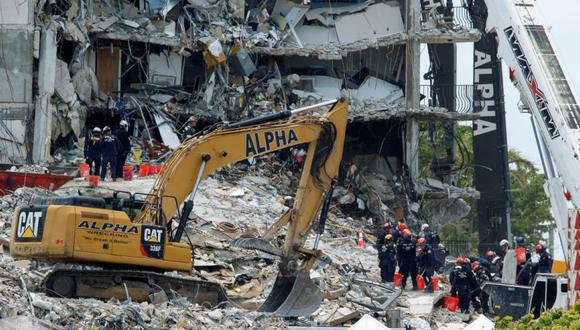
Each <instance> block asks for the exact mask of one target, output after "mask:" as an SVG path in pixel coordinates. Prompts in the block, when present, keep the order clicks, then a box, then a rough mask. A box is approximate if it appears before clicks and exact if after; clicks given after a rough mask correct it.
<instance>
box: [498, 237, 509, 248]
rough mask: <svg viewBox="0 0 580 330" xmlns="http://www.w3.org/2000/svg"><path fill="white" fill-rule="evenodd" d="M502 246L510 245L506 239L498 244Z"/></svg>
mask: <svg viewBox="0 0 580 330" xmlns="http://www.w3.org/2000/svg"><path fill="white" fill-rule="evenodd" d="M504 245H510V242H508V240H507V239H502V240H501V241H500V242H499V246H501V247H503V246H504Z"/></svg>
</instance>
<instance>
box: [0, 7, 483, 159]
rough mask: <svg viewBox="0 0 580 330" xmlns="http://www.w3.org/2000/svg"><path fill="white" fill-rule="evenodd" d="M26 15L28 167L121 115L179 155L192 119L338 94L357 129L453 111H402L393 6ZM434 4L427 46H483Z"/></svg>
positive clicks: (216, 118)
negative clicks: (433, 41) (434, 41)
mask: <svg viewBox="0 0 580 330" xmlns="http://www.w3.org/2000/svg"><path fill="white" fill-rule="evenodd" d="M13 1H15V0H7V3H8V4H7V5H6V8H4V10H12V9H13V6H12V5H10V4H11V3H12V2H13ZM25 2H26V1H25ZM15 3H16V2H15ZM26 3H27V2H26ZM437 3H439V4H440V2H437ZM21 5H23V4H18V5H14V6H15V8H17V7H19V6H21ZM440 5H441V4H440ZM27 8H28V10H29V12H30V15H29V16H27V17H28V20H27V21H26V22H22V24H25V23H26V24H28V27H29V28H30V29H29V30H33V29H34V30H35V33H34V36H31V38H34V39H35V43H34V46H33V47H32V45H29V44H23V45H22V47H31V49H29V50H28V51H27V52H22V53H23V54H28V53H30V55H31V56H30V57H31V58H30V60H32V57H34V59H37V60H38V62H39V64H38V68H37V69H38V72H37V79H36V80H37V83H38V85H39V91H38V95H35V99H34V100H32V99H31V100H30V101H29V105H30V106H31V107H32V106H33V107H34V108H35V112H36V113H39V114H41V115H39V116H35V118H34V120H29V122H30V124H32V122H34V126H35V127H32V126H30V124H27V125H29V126H27V129H28V132H29V133H26V132H25V131H23V132H20V128H18V130H17V131H12V130H9V131H10V134H11V135H12V137H13V138H14V137H18V139H20V137H22V138H23V139H24V141H23V143H22V146H23V147H24V148H22V150H18V152H19V153H24V152H25V151H26V149H32V148H33V145H34V148H35V151H34V152H33V157H32V158H33V160H34V161H36V162H50V161H51V160H53V159H52V157H55V158H56V159H54V160H55V161H57V162H60V161H63V158H67V160H68V161H69V162H71V161H72V160H73V159H74V158H75V157H74V156H73V155H70V154H69V155H65V154H66V153H67V152H68V151H70V150H74V149H77V148H79V147H81V146H82V141H83V140H84V138H85V137H86V136H87V135H88V128H91V127H94V126H103V122H105V123H106V124H107V125H109V126H115V125H116V124H117V123H118V120H119V119H126V120H128V121H129V122H130V127H131V130H132V135H133V136H134V137H135V138H136V139H137V140H139V141H140V144H142V148H143V150H144V152H146V153H147V152H148V148H147V145H148V146H149V147H151V146H154V145H164V146H166V147H168V148H175V147H176V146H177V144H178V143H179V139H178V138H177V135H179V134H180V133H179V132H180V130H181V129H182V128H183V126H184V120H185V119H186V118H187V117H188V116H189V115H192V114H193V115H196V116H197V117H198V118H199V120H200V122H201V123H202V124H203V125H211V124H214V123H216V122H221V121H237V120H240V119H243V118H247V117H254V116H259V115H262V114H268V113H274V112H280V111H283V110H286V109H288V108H294V107H299V106H302V105H308V104H312V103H314V102H318V101H321V100H328V99H334V98H339V97H342V96H346V97H348V98H349V99H350V102H351V110H350V116H351V119H352V120H371V119H373V118H379V119H380V118H382V119H384V118H388V117H390V116H396V115H397V116H406V115H407V114H408V113H421V112H423V111H428V112H435V115H446V114H447V110H445V109H442V108H436V107H434V108H432V109H430V110H427V109H426V108H422V109H404V102H403V99H404V90H403V89H404V87H403V86H404V79H403V77H404V62H405V60H404V53H405V50H404V43H405V42H406V40H407V38H408V36H407V34H406V32H405V26H404V22H403V18H402V17H403V15H402V4H401V1H397V0H388V1H382V0H367V1H362V2H361V1H357V2H355V1H353V2H352V3H350V4H349V3H345V4H340V5H334V4H333V5H329V4H325V3H311V4H307V5H304V4H302V3H301V2H299V1H290V0H277V1H262V2H260V1H254V0H252V1H244V0H187V1H158V0H155V1H153V0H150V1H128V0H122V1H108V0H93V1H89V2H87V1H84V0H82V1H81V0H73V1H57V0H53V1H32V0H30V3H28V4H27ZM430 8H431V7H430ZM433 8H435V7H433ZM433 8H432V9H430V10H429V11H428V12H427V11H426V12H425V13H424V14H425V15H426V17H427V18H428V19H426V20H425V22H424V24H423V25H422V26H421V33H422V34H423V35H424V37H425V36H431V37H433V38H437V36H440V35H441V34H443V35H445V34H446V35H447V36H445V37H444V38H443V39H442V40H445V38H449V37H450V35H451V36H458V37H463V38H466V40H467V39H469V38H471V39H473V38H476V37H477V35H476V34H477V32H476V31H475V30H473V29H471V28H470V27H469V26H464V25H461V24H458V23H457V22H454V21H453V19H451V21H449V17H453V15H452V13H450V12H447V11H446V12H443V11H441V10H435V9H433ZM438 8H442V7H438ZM22 10H24V11H26V9H24V8H22V9H19V12H20V11H22ZM23 19H24V18H23ZM1 24H2V22H0V25H1ZM385 54H387V56H386V57H385ZM23 56H25V55H23ZM18 70H23V68H18ZM18 70H14V71H15V72H17V71H18ZM26 70H32V65H31V66H30V68H28V67H27V68H26ZM30 75H31V76H32V72H30ZM12 78H14V79H16V78H17V77H12ZM23 78H26V77H23ZM21 79H22V78H21ZM22 83H23V84H25V85H27V84H31V83H32V78H30V79H28V80H26V79H25V80H23V82H22ZM0 87H2V88H4V87H6V89H10V90H13V86H12V85H11V86H4V85H0ZM30 88H31V86H30ZM28 98H29V97H28ZM0 101H1V99H0ZM29 119H30V118H29ZM23 123H24V122H23ZM96 123H99V124H98V125H96ZM9 126H10V127H13V125H9ZM25 126H26V125H25ZM23 128H26V127H23ZM12 129H13V130H16V128H12ZM32 132H34V134H32ZM176 133H177V135H176ZM32 135H34V137H33V139H32ZM47 136H50V139H47V138H46V137H47ZM13 140H16V139H13ZM32 142H34V143H32ZM47 142H48V144H47ZM18 148H20V147H18ZM28 151H31V150H28ZM59 155H60V156H59ZM153 158H156V157H152V159H153Z"/></svg>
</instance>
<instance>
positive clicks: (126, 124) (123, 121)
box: [119, 120, 129, 127]
mask: <svg viewBox="0 0 580 330" xmlns="http://www.w3.org/2000/svg"><path fill="white" fill-rule="evenodd" d="M119 125H121V127H127V126H129V123H128V122H127V121H126V120H121V122H120V123H119Z"/></svg>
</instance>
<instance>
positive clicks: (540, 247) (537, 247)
mask: <svg viewBox="0 0 580 330" xmlns="http://www.w3.org/2000/svg"><path fill="white" fill-rule="evenodd" d="M540 251H542V246H541V245H540V244H536V252H537V253H540Z"/></svg>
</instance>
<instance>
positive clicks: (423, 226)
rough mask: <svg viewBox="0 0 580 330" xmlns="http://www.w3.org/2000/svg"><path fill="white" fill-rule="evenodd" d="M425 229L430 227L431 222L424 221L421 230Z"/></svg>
mask: <svg viewBox="0 0 580 330" xmlns="http://www.w3.org/2000/svg"><path fill="white" fill-rule="evenodd" d="M425 229H429V224H427V223H424V224H423V225H421V230H423V231H425Z"/></svg>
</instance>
